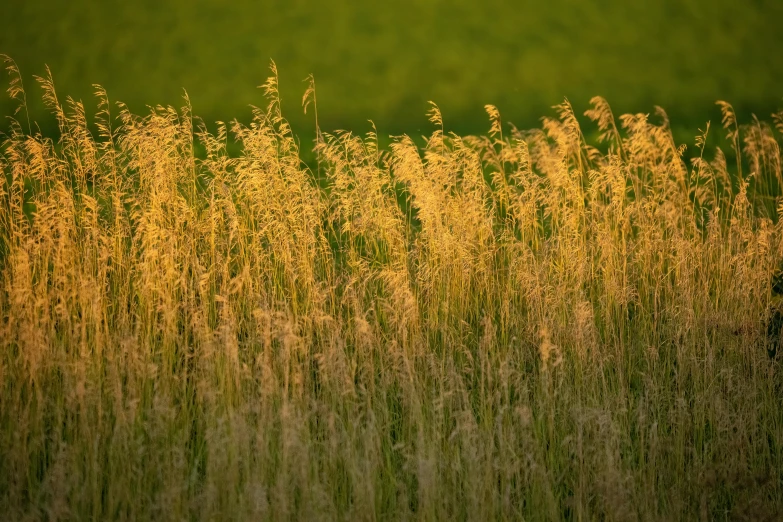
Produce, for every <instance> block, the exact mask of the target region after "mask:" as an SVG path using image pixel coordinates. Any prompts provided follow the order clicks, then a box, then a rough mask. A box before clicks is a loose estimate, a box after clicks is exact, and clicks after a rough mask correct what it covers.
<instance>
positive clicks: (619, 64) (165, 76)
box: [0, 0, 783, 139]
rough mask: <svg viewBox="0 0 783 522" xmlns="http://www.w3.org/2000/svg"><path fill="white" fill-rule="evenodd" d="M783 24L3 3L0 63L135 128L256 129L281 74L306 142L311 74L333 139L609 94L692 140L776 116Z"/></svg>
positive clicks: (602, 5) (378, 8)
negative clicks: (434, 106)
mask: <svg viewBox="0 0 783 522" xmlns="http://www.w3.org/2000/svg"><path fill="white" fill-rule="evenodd" d="M781 19H783V3H781V2H780V1H778V0H754V1H748V2H741V3H738V2H736V1H729V0H712V1H708V0H659V1H656V2H627V1H622V0H608V1H605V2H594V3H591V2H584V1H578V0H550V1H547V2H531V1H526V2H501V1H498V0H487V1H484V2H474V1H467V0H450V1H448V2H447V1H445V0H401V1H396V2H386V3H377V2H376V3H366V2H365V3H360V2H356V1H348V0H333V1H330V2H304V1H301V0H285V1H284V0H265V1H263V2H253V1H250V0H236V1H234V2H230V3H229V4H225V3H224V4H220V5H216V4H215V2H208V1H204V0H193V1H184V0H174V1H168V2H166V3H165V8H163V7H162V4H161V3H160V2H152V1H149V0H142V1H137V2H132V3H119V4H117V3H113V2H99V3H96V2H91V1H88V0H72V1H69V2H51V1H47V0H40V1H36V2H22V1H18V0H10V1H5V2H0V53H6V54H9V55H11V56H13V57H14V58H15V59H16V60H17V62H18V63H19V65H20V67H21V70H22V72H23V73H24V74H25V75H26V76H25V79H26V80H27V81H28V82H30V80H31V78H32V75H33V74H38V75H42V74H43V73H44V68H43V64H45V63H46V64H48V65H49V66H50V67H51V70H52V73H53V75H54V79H55V81H56V83H57V85H58V90H59V91H60V92H61V94H62V95H63V96H65V95H71V96H73V97H74V98H75V99H80V98H81V99H83V100H84V101H85V105H86V110H87V112H88V114H93V113H94V110H95V108H94V104H93V103H91V102H90V100H91V99H92V84H93V83H100V84H101V85H103V86H105V87H106V90H107V91H108V93H109V96H110V97H111V99H114V100H123V101H125V102H126V103H127V104H128V106H129V107H130V108H131V109H132V110H133V111H135V112H145V111H146V109H145V107H146V105H147V104H149V103H163V104H174V105H175V106H178V104H179V103H180V97H181V94H182V90H183V88H184V89H187V90H188V93H189V94H190V97H191V99H192V101H193V106H194V109H195V111H196V112H197V113H198V114H199V115H201V116H202V117H203V118H204V119H205V120H206V121H207V122H209V123H210V124H211V123H212V122H214V121H215V120H221V121H229V120H230V119H232V118H240V120H242V121H245V122H247V121H248V118H247V115H248V114H249V111H248V109H247V106H248V105H249V104H255V105H258V104H260V103H262V96H261V94H260V93H259V92H258V90H257V89H256V86H257V85H259V84H260V83H262V81H263V79H264V78H265V77H266V73H265V70H266V67H267V64H268V63H269V59H270V58H271V59H274V60H275V61H276V62H277V64H278V66H279V68H280V72H281V80H280V82H281V83H280V88H281V97H282V101H283V109H284V112H285V113H286V114H287V115H288V117H289V120H290V121H291V124H292V126H293V127H294V130H295V131H296V133H297V135H298V136H303V137H304V136H305V135H307V136H308V137H309V136H310V134H312V121H311V120H310V119H309V118H305V117H304V116H303V115H302V114H301V111H300V110H299V99H300V98H301V93H302V90H303V88H304V84H303V83H302V80H303V79H304V78H305V77H307V75H308V74H311V73H312V74H314V76H315V78H316V81H317V82H318V90H319V93H320V94H321V106H320V107H319V113H320V117H321V120H322V121H321V124H322V126H323V127H324V128H327V129H348V130H353V131H354V132H362V133H363V132H365V131H367V130H369V126H368V124H367V119H372V120H373V121H374V122H375V123H376V124H377V126H378V129H379V132H380V133H381V134H382V135H387V134H402V133H409V134H414V133H419V132H427V130H426V129H427V127H426V120H425V119H424V118H422V114H424V112H425V111H426V110H427V100H434V101H436V102H437V103H438V104H439V106H440V107H441V109H442V111H443V114H444V117H445V119H446V124H447V126H448V127H449V128H450V129H452V130H454V131H456V132H459V133H460V134H465V133H471V134H475V133H479V132H483V130H484V121H485V120H484V113H483V111H482V109H481V108H482V107H483V105H484V104H486V103H492V104H493V105H496V106H497V107H498V108H499V109H500V110H501V111H502V113H503V114H504V116H505V118H506V119H508V120H509V121H514V122H515V123H516V124H517V125H518V126H520V128H528V127H533V126H537V125H539V118H540V117H541V116H542V115H543V114H547V113H548V111H549V110H550V107H551V106H552V105H555V104H557V103H560V102H561V101H562V100H563V97H564V96H565V97H568V99H569V100H571V102H572V103H573V104H574V107H575V108H576V109H577V113H578V114H579V115H580V117H581V113H582V112H583V111H584V110H585V109H587V108H588V102H589V100H590V98H591V97H593V96H595V95H598V94H600V95H602V96H603V97H605V98H606V99H607V100H609V101H610V102H611V103H612V105H613V107H615V110H616V111H617V112H618V113H623V112H633V113H636V112H649V113H652V112H653V111H654V106H655V105H660V106H662V107H666V109H667V111H668V113H669V116H670V118H671V121H672V126H673V128H674V130H675V131H677V132H679V131H680V129H683V130H684V131H687V132H688V133H689V132H691V131H692V130H694V129H696V128H699V127H701V126H702V125H703V124H704V122H705V121H706V120H713V122H715V121H718V120H719V118H720V113H719V112H718V111H717V110H716V109H715V107H714V105H713V102H714V101H715V100H718V99H723V100H729V101H731V102H732V103H733V104H734V106H735V107H736V109H737V114H738V115H739V117H740V119H741V120H742V121H750V114H751V113H756V114H758V115H759V116H762V115H765V114H769V113H770V112H772V111H773V110H775V109H777V108H778V107H779V106H780V102H781V98H782V97H783V89H781V83H780V82H781V78H783V60H781V59H780V56H781V55H783V39H781V37H780V29H779V20H781ZM30 83H31V82H30ZM31 89H32V88H31ZM39 100H40V97H39V95H38V92H37V91H32V92H31V96H30V104H31V110H32V111H33V117H34V119H36V120H37V121H39V123H40V124H41V125H44V126H46V130H48V129H51V128H53V126H54V122H53V120H52V119H51V118H49V117H47V116H46V115H48V113H46V112H45V110H44V108H43V106H42V104H40V101H39ZM3 102H5V100H4V101H3ZM9 107H10V106H9V105H4V106H1V107H0V109H3V110H4V111H5V112H7V111H8V108H9ZM690 137H691V136H690V134H687V133H683V136H682V137H681V139H686V138H690Z"/></svg>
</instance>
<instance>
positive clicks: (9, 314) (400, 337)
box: [0, 59, 783, 521]
mask: <svg viewBox="0 0 783 522" xmlns="http://www.w3.org/2000/svg"><path fill="white" fill-rule="evenodd" d="M6 66H7V69H8V72H9V73H10V77H11V80H12V81H11V89H10V91H9V93H10V94H11V96H12V97H14V98H15V99H16V100H17V101H18V102H19V107H20V112H19V113H17V114H16V115H15V118H16V119H13V120H11V124H10V127H9V128H10V130H9V132H8V134H7V135H6V136H4V137H3V138H2V146H1V147H0V171H2V173H3V177H2V178H0V314H1V315H0V317H1V318H2V320H1V321H0V386H1V387H2V393H0V512H1V513H3V515H2V517H3V518H6V519H8V520H20V521H21V520H41V519H46V520H88V519H92V520H109V519H120V520H152V519H155V520H198V519H206V520H240V519H246V520H264V519H269V520H284V519H297V520H319V519H323V520H333V519H344V520H381V519H384V520H386V519H421V520H436V519H443V520H450V519H455V520H490V519H500V520H510V519H524V520H558V519H568V520H594V519H595V520H694V519H702V520H712V519H725V518H729V519H739V520H741V519H748V520H750V519H753V520H763V519H765V517H766V519H767V520H775V519H779V517H781V516H783V510H782V509H783V486H782V485H781V484H783V409H782V408H781V401H782V400H783V379H782V378H781V369H780V366H779V363H778V362H777V361H774V360H773V361H771V360H770V359H769V358H768V356H767V351H766V350H765V347H766V346H765V345H766V343H767V340H766V326H765V324H766V320H767V318H768V316H769V314H770V313H771V311H770V310H771V308H770V306H771V305H774V300H773V296H772V293H771V286H770V283H771V277H772V275H773V274H774V273H775V271H776V270H777V269H778V267H779V266H780V263H781V261H783V223H781V221H779V219H778V217H779V214H780V212H781V211H783V207H782V206H781V200H780V198H779V196H780V194H781V187H783V181H782V180H781V154H780V133H781V131H783V113H780V114H777V115H775V116H774V118H773V123H772V124H771V125H770V124H766V123H764V122H762V121H759V120H756V119H754V120H753V122H752V123H751V124H750V125H748V126H740V125H738V124H737V119H736V117H735V116H734V113H733V110H732V108H731V106H730V105H728V104H722V110H723V114H724V119H723V122H722V123H723V126H724V129H723V130H721V129H719V130H718V131H716V130H715V129H714V128H709V127H707V128H706V130H705V131H700V135H699V137H698V138H697V139H696V150H697V151H699V155H697V156H696V158H695V159H694V160H692V161H686V160H685V159H684V158H685V157H686V156H684V149H683V147H682V146H680V145H678V144H676V143H675V142H674V141H673V138H672V135H671V133H670V131H669V127H668V122H667V119H666V116H665V113H663V111H659V112H658V114H656V115H655V116H654V117H652V118H650V117H648V116H646V115H642V114H635V115H634V114H629V115H623V116H620V118H619V120H618V119H617V118H615V117H614V115H613V114H612V113H611V109H610V108H609V105H608V104H607V103H606V101H604V100H602V99H600V98H596V99H594V100H593V102H592V107H593V108H592V109H591V110H590V111H588V113H587V115H588V116H589V117H590V119H592V120H594V121H595V122H596V125H597V126H598V129H599V131H600V133H601V139H602V145H601V146H600V147H599V148H595V147H594V146H591V145H589V144H588V143H587V142H586V140H585V138H584V136H583V134H582V131H581V128H580V125H579V123H578V121H577V118H576V117H575V114H574V111H573V110H572V108H571V106H570V105H569V104H568V103H567V102H566V103H564V104H562V105H560V106H559V107H557V117H555V118H548V119H545V120H544V122H543V127H542V128H541V129H538V130H532V131H526V132H522V131H518V130H516V129H514V128H513V127H510V126H509V125H507V124H504V123H503V122H502V121H501V117H500V113H499V112H498V110H497V109H496V108H494V107H492V106H488V107H487V111H488V114H489V116H490V124H489V128H490V130H489V132H488V134H487V135H485V136H478V137H477V136H457V135H454V134H450V133H449V132H448V130H447V129H448V125H447V121H446V122H445V124H444V118H443V117H442V116H441V114H440V111H439V110H438V108H437V106H435V105H434V104H433V107H432V110H431V111H430V113H429V116H430V119H431V121H432V123H433V128H434V131H433V133H432V135H431V136H430V137H429V138H428V139H427V140H426V144H425V145H423V146H419V145H417V144H416V142H415V141H414V140H412V139H411V138H409V137H407V136H401V137H398V138H396V139H395V141H394V142H393V144H392V145H391V147H389V148H388V149H387V150H382V149H381V148H379V146H378V142H377V139H376V135H375V134H374V133H372V132H371V133H368V134H367V135H366V136H356V135H353V134H351V133H347V132H338V133H327V132H321V130H320V129H317V139H316V143H315V153H316V154H315V157H316V158H317V165H314V166H313V167H312V168H309V167H307V166H306V165H305V164H303V163H302V161H301V160H300V154H299V149H298V147H299V145H298V143H297V140H296V139H295V137H294V135H293V134H292V132H291V129H290V128H289V126H288V125H287V123H286V120H285V119H284V118H283V116H282V114H281V113H280V104H279V100H278V97H277V77H276V71H274V74H273V76H272V77H271V78H270V80H269V81H268V82H267V83H266V84H265V86H264V87H265V89H266V94H267V96H268V99H269V100H270V103H269V105H268V107H266V108H265V109H256V110H254V113H253V114H254V117H253V121H252V123H251V124H250V125H248V126H246V125H242V124H240V123H238V122H233V123H230V124H223V123H219V124H218V127H217V131H216V133H210V132H208V131H207V129H206V127H205V126H204V125H203V124H201V123H200V122H199V120H198V119H196V118H194V117H193V115H192V114H191V111H190V107H189V104H186V105H185V107H183V108H182V109H180V110H175V109H173V108H171V107H157V108H155V109H154V110H151V112H150V113H149V114H147V115H146V116H137V115H134V114H131V112H130V111H129V110H128V109H127V108H125V107H124V106H123V105H121V104H120V105H117V104H114V103H112V102H110V100H109V98H108V96H107V94H106V92H105V91H103V90H102V89H100V88H97V91H96V95H97V99H98V109H99V112H98V114H97V117H96V119H95V122H94V124H95V127H94V128H92V129H91V127H90V126H88V123H87V118H86V117H85V110H84V108H83V106H82V104H81V103H79V102H75V101H73V100H70V99H68V100H66V101H65V103H62V102H60V101H59V100H58V98H57V95H56V92H55V90H54V87H53V82H52V80H51V78H50V77H47V78H42V79H40V80H39V81H40V84H41V86H42V87H43V88H44V93H45V94H44V99H45V101H46V103H47V105H48V106H49V108H50V109H51V111H52V113H53V115H54V117H55V118H56V119H57V122H58V123H59V128H60V138H59V140H58V141H56V142H55V141H52V140H51V139H49V138H48V137H45V136H42V135H40V134H39V133H37V132H36V130H35V126H34V124H31V123H30V122H29V121H28V119H27V118H26V116H25V110H26V108H25V105H26V100H25V94H24V90H23V89H22V85H21V79H20V76H19V74H18V71H17V70H16V67H15V65H14V64H13V62H12V61H10V59H7V60H6ZM310 86H311V88H310V89H309V90H308V92H307V93H306V96H305V102H306V103H307V102H309V101H315V98H314V83H313V82H311V84H310ZM186 101H187V100H186ZM313 105H314V104H313ZM315 121H316V122H317V120H315ZM95 129H97V132H95ZM715 132H721V133H725V134H726V135H727V136H728V143H730V149H729V150H726V151H721V150H720V149H711V148H710V147H707V146H706V142H707V140H708V139H709V137H710V134H709V133H715ZM231 140H236V141H238V142H239V143H240V144H241V150H242V152H241V154H240V155H239V156H238V157H237V156H230V155H229V154H228V153H227V144H228V143H229V142H230V141H231ZM599 149H600V150H599ZM735 158H736V159H735ZM729 165H731V167H729Z"/></svg>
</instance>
